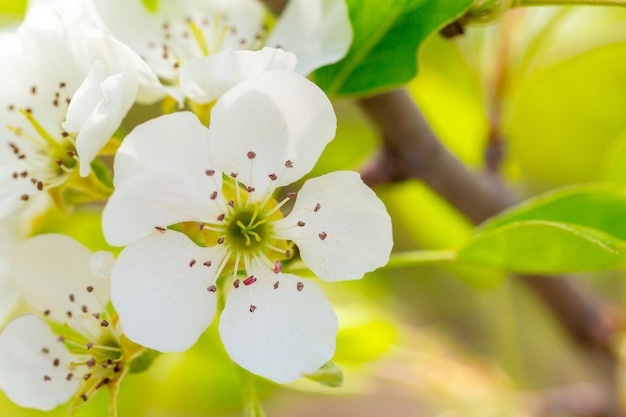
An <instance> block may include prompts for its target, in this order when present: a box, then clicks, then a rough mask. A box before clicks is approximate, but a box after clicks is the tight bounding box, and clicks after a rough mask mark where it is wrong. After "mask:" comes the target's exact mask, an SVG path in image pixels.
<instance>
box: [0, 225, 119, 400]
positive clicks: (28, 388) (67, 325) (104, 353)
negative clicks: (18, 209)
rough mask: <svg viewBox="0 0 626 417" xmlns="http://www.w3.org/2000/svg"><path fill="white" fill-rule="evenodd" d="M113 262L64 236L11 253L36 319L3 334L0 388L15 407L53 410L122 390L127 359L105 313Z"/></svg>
mask: <svg viewBox="0 0 626 417" xmlns="http://www.w3.org/2000/svg"><path fill="white" fill-rule="evenodd" d="M111 263H112V255H111V254H110V253H106V252H97V253H95V254H92V253H91V252H90V251H89V250H88V249H87V248H85V247H84V246H83V245H81V244H80V243H78V242H76V241H75V240H73V239H71V238H69V237H67V236H64V235H55V234H51V235H40V236H37V237H34V238H32V239H29V240H27V241H25V242H23V243H21V244H20V245H19V246H18V247H17V248H16V250H15V251H14V252H13V255H12V256H11V270H12V277H13V280H14V283H15V285H16V287H17V288H18V290H19V291H20V293H21V294H22V296H23V297H24V299H25V300H26V302H27V303H28V304H29V305H30V306H31V307H32V308H33V309H34V310H35V311H36V314H27V315H24V316H20V317H18V318H16V319H15V320H13V321H12V322H10V323H9V324H8V325H7V327H6V328H5V329H4V331H3V332H2V333H1V334H0V389H2V390H3V391H4V392H5V394H6V395H7V396H8V397H9V398H10V399H11V400H12V401H14V402H15V403H17V404H18V405H20V406H23V407H29V408H36V409H39V410H51V409H53V408H55V407H56V406H58V405H60V404H63V403H65V402H67V401H68V400H69V399H70V398H72V397H74V398H76V401H77V402H78V404H80V403H82V402H84V401H87V400H88V399H89V398H91V397H92V396H93V395H95V393H96V392H97V391H98V390H99V389H101V388H103V387H106V388H112V387H114V386H115V385H116V384H117V383H118V381H119V379H120V378H121V377H122V375H123V374H124V373H125V371H126V360H127V359H128V358H125V357H124V353H125V352H124V349H123V346H122V342H121V332H120V328H119V326H118V325H117V323H116V320H115V319H114V318H112V317H111V315H110V313H109V311H108V309H107V303H108V301H109V281H108V275H109V274H108V271H107V270H106V269H107V268H106V265H107V264H108V265H109V267H110V265H111ZM92 269H95V270H96V271H95V272H94V270H92ZM102 274H104V275H106V276H107V277H102V276H101V275H102ZM49 322H50V323H55V326H54V327H52V326H50V325H49Z"/></svg>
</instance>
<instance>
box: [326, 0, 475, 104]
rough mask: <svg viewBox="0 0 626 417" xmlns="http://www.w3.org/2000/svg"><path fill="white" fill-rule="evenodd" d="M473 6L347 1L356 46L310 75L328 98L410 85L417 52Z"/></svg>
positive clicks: (440, 1) (448, 1) (461, 0)
mask: <svg viewBox="0 0 626 417" xmlns="http://www.w3.org/2000/svg"><path fill="white" fill-rule="evenodd" d="M472 3H473V1H472V0H387V1H380V0H347V4H348V8H349V13H350V20H351V22H352V28H353V32H354V40H353V42H352V46H351V48H350V50H349V51H348V54H347V55H346V56H345V57H344V59H342V60H341V61H339V62H337V63H335V64H333V65H329V66H326V67H323V68H321V69H319V70H317V71H316V72H315V74H314V77H315V82H316V83H317V84H318V85H319V86H320V87H321V88H322V89H324V90H325V91H326V92H327V93H328V94H329V95H346V96H354V95H365V94H372V93H374V92H376V91H381V90H385V89H390V88H392V87H395V86H399V85H402V84H405V83H407V82H409V81H410V80H411V79H412V78H413V77H415V75H416V74H417V58H416V57H417V51H418V49H419V47H420V45H421V44H422V42H423V41H424V40H425V39H426V38H427V37H428V36H429V35H430V34H431V33H433V32H434V31H435V30H437V29H439V28H441V27H442V26H443V25H445V24H446V23H448V22H450V21H452V20H453V19H454V18H456V17H457V16H459V15H460V14H461V13H463V12H464V11H465V10H467V9H468V8H469V7H470V6H471V5H472Z"/></svg>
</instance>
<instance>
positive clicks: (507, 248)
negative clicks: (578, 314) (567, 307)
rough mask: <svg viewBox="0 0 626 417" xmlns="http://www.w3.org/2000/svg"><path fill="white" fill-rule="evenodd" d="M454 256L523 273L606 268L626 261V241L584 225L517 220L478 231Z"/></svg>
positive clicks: (458, 258) (478, 263)
mask: <svg viewBox="0 0 626 417" xmlns="http://www.w3.org/2000/svg"><path fill="white" fill-rule="evenodd" d="M456 260H457V261H461V262H467V263H470V264H475V265H481V266H491V267H497V268H502V269H504V270H507V271H511V272H522V273H543V274H556V273H564V272H580V271H595V270H608V269H617V268H621V267H624V265H626V243H625V242H623V241H621V240H618V239H616V238H615V237H613V236H611V235H608V234H605V233H602V232H600V231H598V230H595V229H591V228H588V227H584V226H579V225H573V224H565V223H555V222H548V221H536V220H530V221H518V222H513V223H507V224H505V225H503V226H501V227H496V228H492V229H488V230H485V231H483V232H481V233H479V234H477V235H476V236H475V237H474V238H473V239H472V240H470V241H469V242H468V243H467V244H466V245H465V246H463V247H462V248H461V249H459V251H458V252H457V256H456Z"/></svg>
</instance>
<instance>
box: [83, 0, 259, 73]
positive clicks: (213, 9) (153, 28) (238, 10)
mask: <svg viewBox="0 0 626 417" xmlns="http://www.w3.org/2000/svg"><path fill="white" fill-rule="evenodd" d="M94 4H95V6H96V9H97V11H98V15H99V17H100V19H101V20H102V22H103V24H104V25H105V26H106V27H107V28H108V29H109V30H110V31H111V33H113V35H114V36H116V37H117V38H118V39H120V40H121V41H122V42H124V43H126V44H127V45H129V46H130V47H131V48H132V49H133V50H134V51H136V52H137V53H138V54H139V55H141V56H142V57H143V58H144V59H145V60H146V62H147V63H148V65H150V67H151V68H152V69H153V70H154V71H155V72H156V73H157V74H158V76H159V77H160V78H161V79H163V80H167V81H168V82H169V84H177V78H178V65H177V64H180V63H182V62H185V61H187V60H189V59H191V58H194V57H201V56H204V55H207V54H213V53H216V52H219V51H221V50H222V49H225V48H229V47H230V48H236V49H244V48H250V46H251V45H253V44H258V41H257V39H256V35H257V34H258V35H259V36H261V35H262V27H263V23H264V21H263V17H264V15H263V13H264V9H263V6H262V5H261V4H260V2H258V1H254V0H237V1H233V0H208V1H207V0H160V1H159V3H158V8H157V9H156V10H155V11H149V10H148V9H147V8H146V7H145V6H144V4H143V3H142V2H141V1H138V0H133V1H127V0H96V1H95V2H94ZM120 10H124V13H120ZM194 30H195V33H194ZM199 39H201V41H198V40H199ZM205 48H206V50H205Z"/></svg>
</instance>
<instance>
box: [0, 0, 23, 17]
mask: <svg viewBox="0 0 626 417" xmlns="http://www.w3.org/2000/svg"><path fill="white" fill-rule="evenodd" d="M26 3H27V2H26V0H11V1H0V14H16V15H22V16H23V15H24V12H25V11H26Z"/></svg>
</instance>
